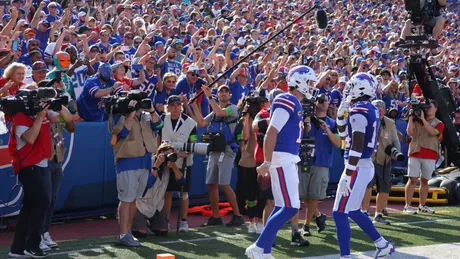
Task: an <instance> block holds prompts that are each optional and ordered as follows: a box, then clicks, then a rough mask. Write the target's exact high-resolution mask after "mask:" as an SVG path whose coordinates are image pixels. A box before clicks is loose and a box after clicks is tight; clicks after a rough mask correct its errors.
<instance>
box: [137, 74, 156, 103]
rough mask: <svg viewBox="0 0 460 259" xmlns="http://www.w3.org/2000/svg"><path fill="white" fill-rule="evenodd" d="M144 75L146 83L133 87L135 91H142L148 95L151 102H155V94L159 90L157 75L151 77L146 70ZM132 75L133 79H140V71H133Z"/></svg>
mask: <svg viewBox="0 0 460 259" xmlns="http://www.w3.org/2000/svg"><path fill="white" fill-rule="evenodd" d="M144 73H145V81H144V82H143V83H142V84H140V85H138V86H135V87H133V90H140V91H142V92H145V93H147V97H148V98H150V100H152V101H155V92H156V88H157V83H158V78H157V76H156V75H155V74H153V75H152V76H150V77H149V75H148V74H147V71H145V70H144ZM132 75H133V76H132V77H133V78H137V77H139V71H137V70H136V71H133V72H132Z"/></svg>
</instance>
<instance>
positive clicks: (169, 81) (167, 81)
mask: <svg viewBox="0 0 460 259" xmlns="http://www.w3.org/2000/svg"><path fill="white" fill-rule="evenodd" d="M166 83H173V84H175V83H176V81H174V80H166Z"/></svg>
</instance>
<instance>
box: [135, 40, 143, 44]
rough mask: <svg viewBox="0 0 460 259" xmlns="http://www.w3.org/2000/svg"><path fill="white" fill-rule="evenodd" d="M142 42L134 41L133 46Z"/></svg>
mask: <svg viewBox="0 0 460 259" xmlns="http://www.w3.org/2000/svg"><path fill="white" fill-rule="evenodd" d="M141 43H142V42H140V41H135V42H134V44H141Z"/></svg>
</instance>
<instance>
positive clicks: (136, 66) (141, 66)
mask: <svg viewBox="0 0 460 259" xmlns="http://www.w3.org/2000/svg"><path fill="white" fill-rule="evenodd" d="M143 68H144V66H143V65H142V64H132V66H131V69H132V70H133V71H134V70H141V69H143Z"/></svg>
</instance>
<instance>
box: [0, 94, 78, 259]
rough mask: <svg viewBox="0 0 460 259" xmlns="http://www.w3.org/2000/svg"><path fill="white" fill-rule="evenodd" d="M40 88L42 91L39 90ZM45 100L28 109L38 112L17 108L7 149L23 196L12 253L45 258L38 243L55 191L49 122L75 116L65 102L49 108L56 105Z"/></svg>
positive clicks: (56, 121) (66, 119) (62, 121)
mask: <svg viewBox="0 0 460 259" xmlns="http://www.w3.org/2000/svg"><path fill="white" fill-rule="evenodd" d="M29 91H30V92H33V91H36V90H29ZM24 92H28V90H24ZM30 92H29V93H30ZM38 92H39V93H40V90H38ZM54 92H55V91H54ZM55 94H56V92H55ZM29 96H31V95H29ZM38 96H40V94H38ZM42 100H43V99H41V101H42ZM45 102H47V104H45V103H44V102H41V103H40V106H41V108H40V109H35V108H38V106H37V107H34V109H32V108H31V109H30V110H29V111H32V110H37V113H33V112H32V114H30V113H29V114H26V113H23V112H18V113H16V114H14V115H13V116H12V126H11V134H10V138H9V142H8V151H9V153H10V155H11V156H12V158H13V159H12V166H13V171H14V172H15V173H16V174H18V178H19V181H20V182H21V184H22V188H23V190H24V197H23V200H22V208H21V211H20V212H19V217H18V221H17V222H16V230H15V233H14V239H13V244H12V245H11V252H10V253H9V257H21V256H24V255H27V256H31V257H34V258H43V257H45V256H46V254H45V253H44V252H43V251H42V250H41V249H40V247H39V245H40V242H41V231H42V226H43V221H44V219H45V217H46V214H47V212H48V209H49V207H50V203H51V193H52V190H51V189H52V184H51V172H50V170H49V169H48V158H50V157H51V154H52V149H51V148H52V144H51V127H50V123H66V122H69V121H71V120H72V116H71V114H70V112H69V110H68V109H67V108H66V107H64V106H62V105H61V106H60V107H59V109H60V111H59V112H55V111H51V110H48V108H49V107H50V106H54V105H52V104H51V105H50V104H49V102H48V101H46V100H45ZM28 104H29V105H30V103H28ZM34 105H37V103H34ZM38 110H41V111H38ZM56 110H57V109H56ZM5 113H6V112H5Z"/></svg>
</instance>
